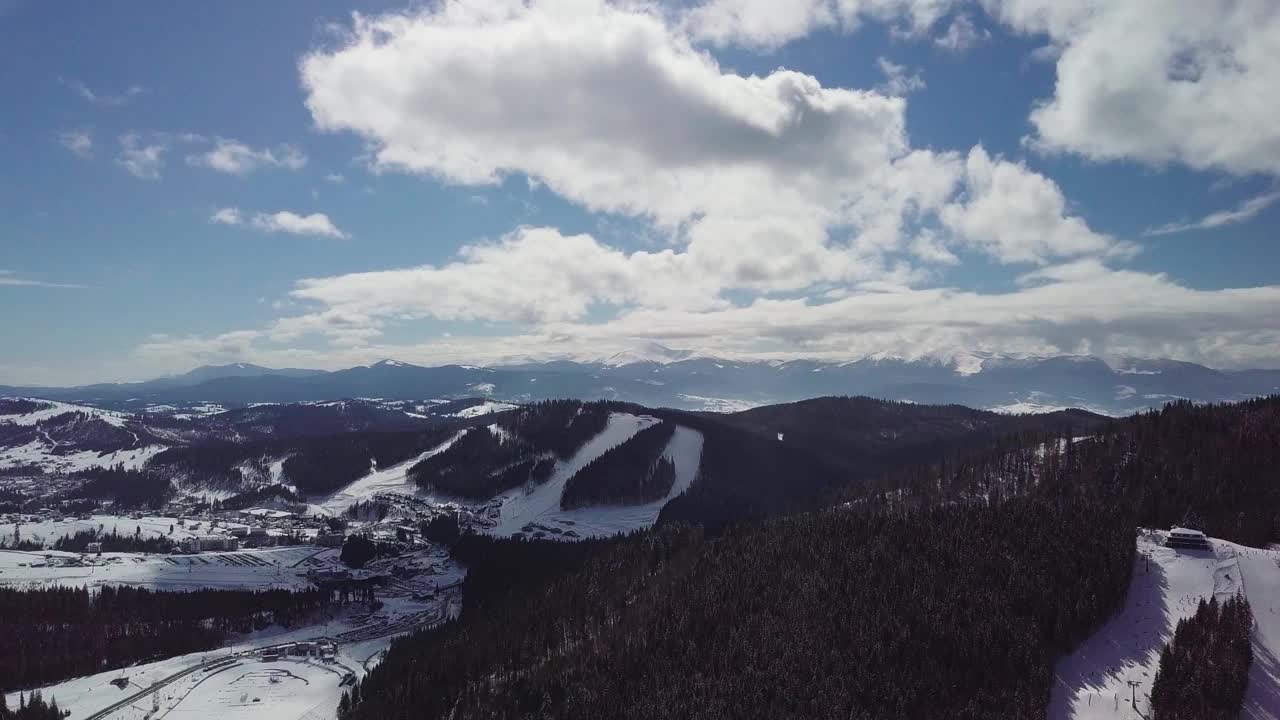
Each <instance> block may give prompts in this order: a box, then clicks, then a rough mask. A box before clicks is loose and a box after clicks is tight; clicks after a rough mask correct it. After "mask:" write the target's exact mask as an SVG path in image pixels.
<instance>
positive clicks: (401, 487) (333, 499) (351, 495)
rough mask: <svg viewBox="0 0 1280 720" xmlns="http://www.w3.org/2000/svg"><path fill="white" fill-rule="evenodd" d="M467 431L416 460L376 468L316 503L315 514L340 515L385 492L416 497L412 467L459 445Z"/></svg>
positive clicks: (416, 491) (461, 432) (416, 490)
mask: <svg viewBox="0 0 1280 720" xmlns="http://www.w3.org/2000/svg"><path fill="white" fill-rule="evenodd" d="M465 432H466V430H462V431H459V432H458V433H457V434H456V435H454V436H453V437H451V438H449V439H448V440H446V441H445V442H443V443H441V444H440V445H437V446H436V447H433V448H431V449H430V450H428V451H426V452H424V453H422V454H421V455H418V456H417V457H415V458H412V459H410V460H406V461H404V462H402V463H398V464H396V465H391V466H389V467H385V468H380V469H379V468H375V469H374V470H373V471H371V472H370V473H369V474H368V475H366V476H364V477H362V478H360V479H359V480H357V481H355V482H353V483H351V484H350V485H347V486H346V487H344V488H342V489H341V490H339V491H337V492H335V493H334V494H332V495H330V496H329V497H328V498H325V499H322V500H320V501H319V502H317V503H314V504H313V508H312V509H313V511H314V512H319V513H323V514H325V515H340V514H342V513H343V512H346V510H347V508H349V507H351V506H352V505H355V504H356V503H358V502H364V501H366V500H369V499H371V498H372V497H373V496H374V495H377V494H378V493H382V492H392V493H401V494H405V495H414V494H417V493H418V487H417V485H415V484H414V483H413V481H412V480H410V479H409V478H408V472H409V468H411V467H413V466H414V465H417V464H418V463H420V462H422V461H423V460H426V459H427V458H429V457H431V456H432V455H436V454H439V453H442V452H444V451H445V450H447V449H448V448H449V446H450V445H452V444H454V443H455V442H457V440H458V438H460V437H462V435H463V433H465Z"/></svg>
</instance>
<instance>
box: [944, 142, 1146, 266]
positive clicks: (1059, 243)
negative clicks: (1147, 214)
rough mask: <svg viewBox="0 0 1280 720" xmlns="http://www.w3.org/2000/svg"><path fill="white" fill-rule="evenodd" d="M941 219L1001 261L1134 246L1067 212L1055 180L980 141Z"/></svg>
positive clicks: (1043, 259) (968, 242) (1043, 258)
mask: <svg viewBox="0 0 1280 720" xmlns="http://www.w3.org/2000/svg"><path fill="white" fill-rule="evenodd" d="M941 219H942V223H943V224H944V225H945V226H946V227H947V228H948V229H950V230H951V231H952V232H953V233H954V234H955V236H956V238H957V239H958V240H959V241H960V242H961V243H963V244H965V245H967V246H969V247H972V248H974V249H976V250H979V251H981V252H984V253H986V254H988V255H990V256H991V257H993V258H995V259H996V260H998V261H1000V262H1002V263H1044V262H1048V261H1049V260H1051V259H1054V258H1064V257H1078V256H1081V255H1107V254H1112V255H1114V254H1119V255H1125V254H1131V253H1132V252H1134V250H1135V248H1134V247H1133V246H1132V245H1130V244H1127V243H1117V242H1116V241H1115V240H1114V239H1112V238H1110V237H1108V236H1106V235H1102V234H1099V233H1096V232H1094V231H1093V230H1090V229H1089V226H1088V225H1087V224H1086V223H1085V221H1084V219H1083V218H1081V217H1079V216H1075V215H1069V214H1068V212H1067V208H1066V198H1064V197H1063V195H1062V191H1061V190H1060V189H1059V188H1058V186H1057V184H1055V183H1054V182H1053V181H1052V180H1050V179H1048V178H1046V177H1044V176H1042V175H1038V174H1036V173H1034V172H1032V171H1030V170H1028V169H1027V168H1026V166H1024V165H1021V164H1016V163H1012V162H1009V161H1007V160H1004V159H1002V158H999V157H997V158H992V157H991V156H990V155H988V154H987V152H986V150H984V149H983V148H982V147H981V146H978V147H975V148H973V149H972V150H970V151H969V157H968V160H967V161H966V163H965V194H964V197H963V198H962V199H961V200H959V201H957V202H954V203H951V204H949V205H948V206H947V207H946V208H944V209H943V210H942V213H941Z"/></svg>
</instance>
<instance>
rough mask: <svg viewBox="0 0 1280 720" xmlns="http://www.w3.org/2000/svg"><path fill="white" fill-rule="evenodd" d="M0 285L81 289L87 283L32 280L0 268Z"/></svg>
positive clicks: (84, 287) (85, 286) (86, 286)
mask: <svg viewBox="0 0 1280 720" xmlns="http://www.w3.org/2000/svg"><path fill="white" fill-rule="evenodd" d="M0 287H40V288H68V289H78V290H83V289H86V288H88V287H89V286H88V285H77V284H75V283H58V282H46V281H44V280H33V279H31V278H26V277H22V276H20V275H18V274H17V273H15V272H14V271H12V270H0Z"/></svg>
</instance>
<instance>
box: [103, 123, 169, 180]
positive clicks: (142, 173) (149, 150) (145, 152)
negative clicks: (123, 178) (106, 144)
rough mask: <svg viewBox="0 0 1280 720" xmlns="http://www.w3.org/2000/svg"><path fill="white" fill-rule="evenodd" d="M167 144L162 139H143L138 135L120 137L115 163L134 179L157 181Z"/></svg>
mask: <svg viewBox="0 0 1280 720" xmlns="http://www.w3.org/2000/svg"><path fill="white" fill-rule="evenodd" d="M168 151H169V142H168V140H166V139H164V138H152V139H144V138H143V136H142V135H140V134H139V133H126V134H124V135H121V136H120V154H119V155H118V156H117V157H116V163H117V164H118V165H120V167H122V168H124V169H125V170H126V171H128V172H129V174H130V175H133V176H134V177H136V178H141V179H143V180H159V179H160V171H161V169H162V168H163V167H164V156H165V153H167V152H168Z"/></svg>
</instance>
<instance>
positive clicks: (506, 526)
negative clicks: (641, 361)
mask: <svg viewBox="0 0 1280 720" xmlns="http://www.w3.org/2000/svg"><path fill="white" fill-rule="evenodd" d="M657 422H658V420H657V418H654V417H650V416H648V415H631V414H628V413H610V415H609V422H608V424H607V425H606V426H605V429H604V430H603V431H602V432H601V433H600V434H599V435H597V436H596V437H594V438H592V439H591V440H590V441H589V442H587V444H585V445H583V446H582V448H581V449H580V450H578V452H577V453H575V454H574V456H573V457H572V458H570V459H569V460H567V461H557V463H556V467H555V470H553V471H552V475H551V478H550V479H549V480H547V481H546V482H545V483H542V484H541V485H538V486H536V487H534V488H533V489H532V490H529V491H526V490H525V489H524V488H517V489H515V490H512V491H509V492H506V493H503V494H502V495H500V496H499V499H500V500H501V515H500V517H499V518H498V522H497V524H496V525H494V526H493V527H492V528H489V529H488V532H489V534H491V535H498V536H503V537H506V536H511V535H516V534H519V533H521V532H522V529H523V528H524V527H525V526H526V525H529V524H533V525H540V526H544V527H547V528H555V529H557V530H560V531H562V532H564V531H569V530H572V531H573V532H574V533H576V534H577V536H579V537H605V536H609V535H615V534H617V533H620V532H628V531H631V530H635V529H638V528H644V527H650V526H652V525H653V524H654V522H656V521H657V519H658V513H659V512H660V511H661V510H662V507H663V506H664V505H666V504H667V501H668V500H670V499H671V498H673V497H675V496H676V495H679V494H680V493H682V492H684V491H685V490H687V489H688V488H689V485H691V484H692V483H693V480H694V478H695V477H696V476H697V474H698V466H699V464H700V463H701V461H702V433H699V432H697V431H695V430H691V429H689V428H686V427H683V426H677V427H676V431H675V433H674V434H673V435H672V437H671V441H670V442H668V443H667V448H666V450H664V451H663V455H664V456H665V457H667V458H669V459H671V461H672V462H674V463H675V466H676V480H675V483H674V484H673V486H672V488H671V491H670V492H669V493H668V494H667V496H666V497H664V498H662V499H661V500H658V501H655V502H651V503H646V504H644V505H626V506H598V507H586V508H577V509H575V510H561V509H560V497H561V495H562V494H563V493H564V485H565V483H566V482H568V480H569V478H571V477H573V475H574V473H576V472H578V470H580V469H582V468H583V467H585V466H586V465H587V463H589V462H591V461H592V460H595V459H596V458H598V457H600V456H601V455H603V454H604V453H605V451H607V450H609V449H610V448H612V447H614V446H616V445H619V444H621V443H623V442H625V441H626V440H628V439H630V438H631V436H633V435H635V434H636V433H637V432H639V431H641V430H643V429H644V428H647V427H649V426H651V425H654V424H656V423H657Z"/></svg>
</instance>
